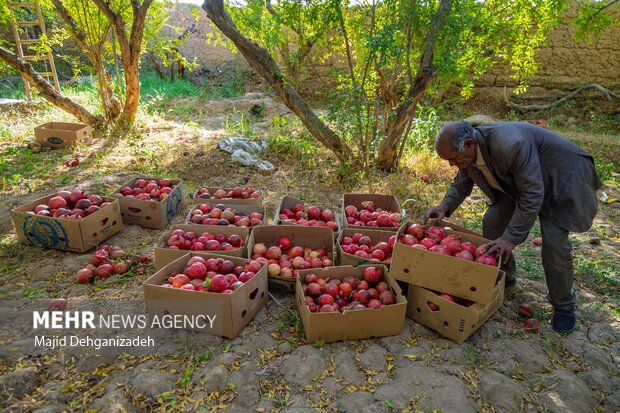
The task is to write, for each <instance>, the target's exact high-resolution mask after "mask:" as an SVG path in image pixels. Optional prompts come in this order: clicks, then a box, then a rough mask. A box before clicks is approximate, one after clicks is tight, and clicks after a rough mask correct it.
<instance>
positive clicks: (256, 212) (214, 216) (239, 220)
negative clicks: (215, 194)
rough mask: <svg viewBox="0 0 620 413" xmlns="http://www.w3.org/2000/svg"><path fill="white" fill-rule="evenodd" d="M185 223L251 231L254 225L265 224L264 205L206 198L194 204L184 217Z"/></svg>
mask: <svg viewBox="0 0 620 413" xmlns="http://www.w3.org/2000/svg"><path fill="white" fill-rule="evenodd" d="M194 201H198V200H194ZM198 202H199V201H198ZM185 223H186V224H199V225H217V226H235V227H245V228H248V229H249V230H250V231H252V229H253V228H254V227H257V226H259V225H264V224H265V207H264V206H260V205H237V204H222V203H219V202H214V201H211V200H208V201H205V202H202V203H200V204H197V205H194V206H193V207H192V209H191V210H190V211H189V213H188V214H187V216H186V217H185Z"/></svg>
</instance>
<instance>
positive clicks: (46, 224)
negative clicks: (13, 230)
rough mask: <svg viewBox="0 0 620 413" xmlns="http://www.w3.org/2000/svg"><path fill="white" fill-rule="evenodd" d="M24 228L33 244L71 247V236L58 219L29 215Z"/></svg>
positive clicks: (23, 225) (62, 247)
mask: <svg viewBox="0 0 620 413" xmlns="http://www.w3.org/2000/svg"><path fill="white" fill-rule="evenodd" d="M22 230H23V231H24V234H25V236H26V240H28V242H29V243H31V244H36V245H42V246H44V247H48V248H61V249H67V248H69V237H68V236H67V232H66V231H65V229H64V228H63V226H62V225H61V224H60V223H59V222H58V220H51V219H40V218H38V217H36V216H28V217H26V218H25V219H24V223H23V224H22Z"/></svg>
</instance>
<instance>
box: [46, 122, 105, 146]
mask: <svg viewBox="0 0 620 413" xmlns="http://www.w3.org/2000/svg"><path fill="white" fill-rule="evenodd" d="M34 136H35V138H36V140H37V142H39V143H40V144H41V145H45V146H49V147H51V148H64V147H65V146H68V145H71V144H73V143H75V142H81V143H84V144H87V145H92V144H93V134H92V131H91V128H90V126H88V125H85V124H82V123H68V122H48V123H44V124H43V125H39V126H36V127H35V128H34Z"/></svg>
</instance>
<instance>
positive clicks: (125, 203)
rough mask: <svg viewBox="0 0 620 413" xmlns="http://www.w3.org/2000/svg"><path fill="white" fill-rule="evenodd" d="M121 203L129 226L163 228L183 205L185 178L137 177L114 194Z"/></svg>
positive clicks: (122, 213) (124, 219)
mask: <svg viewBox="0 0 620 413" xmlns="http://www.w3.org/2000/svg"><path fill="white" fill-rule="evenodd" d="M112 196H113V197H115V198H117V199H118V200H119V202H120V205H121V215H122V216H123V222H124V223H125V224H126V225H129V224H134V225H139V226H141V227H144V228H152V229H162V228H164V227H165V226H166V225H168V223H169V222H170V221H172V219H173V218H174V216H175V215H176V214H177V212H179V210H180V209H181V206H182V204H183V189H182V186H181V181H180V180H178V179H168V178H134V179H132V180H130V181H129V182H126V183H125V184H124V185H123V186H122V187H121V188H119V189H118V190H117V191H116V192H114V193H113V194H112Z"/></svg>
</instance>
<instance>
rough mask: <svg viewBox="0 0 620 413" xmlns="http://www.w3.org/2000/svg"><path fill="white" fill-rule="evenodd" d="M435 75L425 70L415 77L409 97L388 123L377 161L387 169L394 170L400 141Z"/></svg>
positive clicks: (382, 167) (403, 137)
mask: <svg viewBox="0 0 620 413" xmlns="http://www.w3.org/2000/svg"><path fill="white" fill-rule="evenodd" d="M432 77H433V71H423V72H420V73H418V74H417V75H416V77H415V78H414V79H413V85H411V88H410V89H409V93H408V95H407V99H406V100H405V101H404V102H402V103H401V104H400V105H399V107H398V108H397V112H396V117H394V120H393V121H392V122H390V123H389V124H388V130H387V136H386V137H385V139H384V140H383V142H381V146H380V147H379V158H378V160H377V163H378V164H379V167H380V168H381V169H383V170H385V171H393V170H394V169H395V167H396V164H397V163H398V154H399V150H398V149H399V143H400V141H401V140H402V139H406V138H407V137H406V136H403V132H404V130H405V127H406V126H407V124H408V123H409V122H410V121H411V119H412V118H413V117H414V116H415V112H416V109H417V106H418V103H420V101H421V100H422V98H423V97H424V94H425V93H426V89H427V88H428V83H429V82H430V80H431V79H432Z"/></svg>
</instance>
